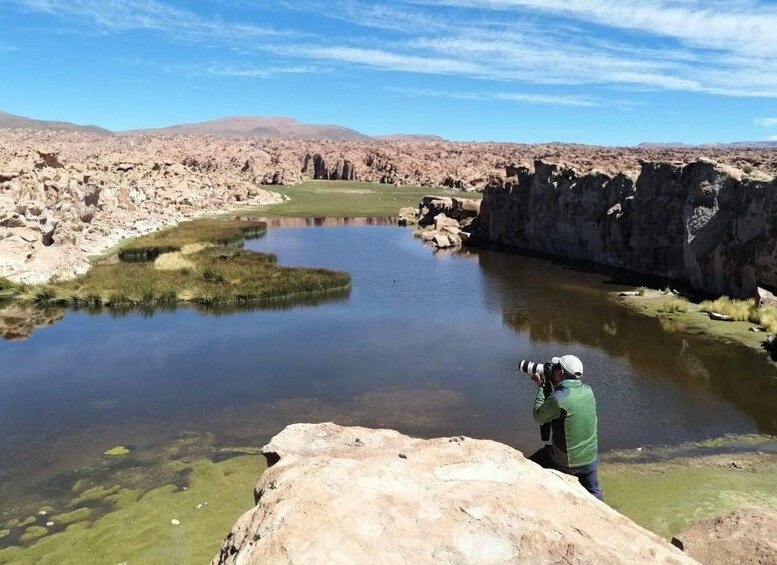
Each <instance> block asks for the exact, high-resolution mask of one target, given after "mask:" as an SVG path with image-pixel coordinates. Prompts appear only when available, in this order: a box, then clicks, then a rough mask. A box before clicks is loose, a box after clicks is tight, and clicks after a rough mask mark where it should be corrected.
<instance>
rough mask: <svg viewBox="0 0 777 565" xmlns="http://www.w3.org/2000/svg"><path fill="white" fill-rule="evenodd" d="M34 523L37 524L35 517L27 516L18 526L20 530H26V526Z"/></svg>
mask: <svg viewBox="0 0 777 565" xmlns="http://www.w3.org/2000/svg"><path fill="white" fill-rule="evenodd" d="M35 522H37V519H36V518H35V516H27V518H26V519H24V520H23V521H22V522H20V523H19V524H18V526H19V527H20V528H26V527H27V526H30V525H32V524H34V523H35Z"/></svg>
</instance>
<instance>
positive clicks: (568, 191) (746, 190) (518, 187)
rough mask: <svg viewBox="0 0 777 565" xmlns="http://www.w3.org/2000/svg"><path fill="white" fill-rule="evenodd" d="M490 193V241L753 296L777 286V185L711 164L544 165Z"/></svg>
mask: <svg viewBox="0 0 777 565" xmlns="http://www.w3.org/2000/svg"><path fill="white" fill-rule="evenodd" d="M506 170H507V172H508V173H509V175H511V176H508V178H507V179H506V180H505V181H504V182H503V183H492V184H491V185H490V186H489V187H487V188H486V190H485V192H484V197H483V203H482V205H481V213H480V216H479V218H478V232H477V233H478V236H479V238H480V239H481V240H483V241H487V242H495V243H501V244H506V245H510V246H514V247H519V248H523V249H530V250H533V251H541V252H544V253H551V254H554V255H560V256H564V257H569V258H573V259H584V260H588V261H593V262H596V263H601V264H605V265H610V266H613V267H617V268H621V269H628V270H630V271H634V272H638V273H644V274H648V275H654V276H658V277H662V278H667V279H675V280H682V281H685V282H687V283H688V284H689V285H690V286H692V287H693V288H694V289H696V290H700V291H704V292H707V293H711V294H728V295H731V296H735V297H750V296H753V295H754V294H755V292H756V289H757V287H758V285H759V283H760V284H762V285H763V286H767V287H775V286H777V237H775V233H777V180H775V178H773V176H771V175H763V174H762V173H758V172H754V173H753V174H746V173H745V172H744V171H742V170H739V169H735V168H732V167H730V166H727V165H724V164H721V163H716V162H714V161H711V160H709V159H701V160H698V161H696V162H693V163H690V164H687V165H683V164H672V163H653V162H643V163H642V166H641V171H640V172H638V173H637V172H634V173H621V174H616V175H612V174H607V173H604V172H600V171H591V172H585V171H581V170H578V169H576V168H573V167H569V166H564V165H557V164H549V163H546V162H542V161H537V162H535V164H534V168H533V170H532V169H529V168H528V167H518V166H516V167H508V168H507V169H506Z"/></svg>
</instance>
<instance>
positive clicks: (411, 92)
mask: <svg viewBox="0 0 777 565" xmlns="http://www.w3.org/2000/svg"><path fill="white" fill-rule="evenodd" d="M386 90H389V91H391V92H397V93H399V94H405V95H407V96H427V97H435V98H454V99H457V100H494V101H501V102H526V103H529V104H551V105H556V106H585V107H592V106H599V105H600V104H599V102H597V101H596V100H594V99H592V98H589V97H586V96H553V95H546V94H529V93H523V92H452V91H447V90H428V89H415V88H395V87H387V88H386Z"/></svg>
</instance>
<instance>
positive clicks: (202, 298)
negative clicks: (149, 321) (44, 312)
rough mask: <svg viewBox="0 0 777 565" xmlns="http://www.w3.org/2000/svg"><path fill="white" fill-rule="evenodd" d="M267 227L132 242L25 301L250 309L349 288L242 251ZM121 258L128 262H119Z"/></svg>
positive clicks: (227, 225)
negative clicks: (250, 305) (82, 272)
mask: <svg viewBox="0 0 777 565" xmlns="http://www.w3.org/2000/svg"><path fill="white" fill-rule="evenodd" d="M265 229H266V225H265V224H263V223H261V222H253V221H248V220H198V221H192V222H185V223H182V224H180V225H178V226H176V227H174V228H170V229H167V230H164V231H161V232H159V233H155V234H151V235H148V236H144V237H141V238H138V239H136V240H133V241H131V242H129V243H128V244H126V245H125V246H124V247H122V248H121V249H120V250H119V252H118V254H117V255H118V257H117V256H115V255H114V256H111V257H108V258H106V259H104V260H103V261H100V262H98V263H97V264H95V265H94V266H93V267H92V269H90V270H89V271H88V272H87V273H86V274H85V275H83V276H81V277H79V278H77V279H75V280H71V281H63V282H57V283H52V284H49V285H43V286H38V287H31V288H30V289H28V290H27V291H26V292H25V293H24V294H23V295H22V298H26V299H27V300H31V301H34V302H37V303H39V304H59V305H64V306H72V307H75V308H102V307H110V308H127V307H134V306H160V305H166V304H168V305H174V304H176V303H177V302H179V301H187V302H192V303H195V304H201V305H212V304H246V303H251V302H258V303H261V302H267V301H273V300H278V299H283V298H288V297H297V296H306V295H313V294H320V293H326V292H331V291H335V290H342V289H346V288H348V287H350V284H351V278H350V276H349V275H348V274H347V273H343V272H337V271H329V270H325V269H303V268H291V267H280V266H278V265H277V259H276V257H275V256H274V255H271V254H263V253H254V252H250V251H245V250H243V249H240V247H241V246H242V245H243V243H244V241H245V238H246V237H255V236H258V235H260V234H261V233H264V230H265ZM122 258H123V259H122Z"/></svg>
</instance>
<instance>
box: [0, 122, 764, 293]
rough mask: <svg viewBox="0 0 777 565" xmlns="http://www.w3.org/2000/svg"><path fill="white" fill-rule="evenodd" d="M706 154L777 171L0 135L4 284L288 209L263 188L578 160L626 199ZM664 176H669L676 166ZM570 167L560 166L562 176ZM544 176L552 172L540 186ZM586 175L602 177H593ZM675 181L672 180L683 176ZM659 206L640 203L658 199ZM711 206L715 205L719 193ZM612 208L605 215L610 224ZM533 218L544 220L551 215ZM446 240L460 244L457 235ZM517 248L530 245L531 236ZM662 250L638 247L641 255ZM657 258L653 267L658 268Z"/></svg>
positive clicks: (493, 178)
mask: <svg viewBox="0 0 777 565" xmlns="http://www.w3.org/2000/svg"><path fill="white" fill-rule="evenodd" d="M701 154H707V155H710V156H712V157H714V158H715V159H717V160H718V161H719V162H721V163H725V164H727V165H729V166H731V167H739V168H740V169H742V170H745V171H750V172H752V173H753V174H767V173H768V174H771V175H773V174H775V172H777V162H775V160H774V158H773V155H774V152H773V150H768V149H747V150H745V149H732V148H727V149H724V148H714V147H705V148H693V147H692V148H661V147H635V148H624V147H614V148H613V147H592V146H582V145H568V144H567V145H565V144H539V145H523V144H507V143H454V142H446V141H407V140H395V141H374V140H373V141H338V142H333V141H310V140H291V139H259V138H223V137H212V136H182V135H164V136H160V135H137V136H134V135H133V136H121V135H90V134H86V133H83V132H62V131H39V130H22V129H17V130H11V129H0V277H7V278H9V279H11V280H13V281H16V282H24V283H31V284H36V283H42V282H46V281H47V280H49V279H51V278H53V277H57V278H70V277H73V276H75V275H78V274H81V273H83V272H84V271H85V270H87V269H88V267H89V263H88V260H87V259H88V257H89V256H90V255H94V254H98V253H100V252H102V251H104V250H105V249H107V248H109V247H112V246H113V245H115V244H117V243H118V242H119V241H121V239H122V238H124V237H131V236H136V235H141V234H143V233H147V232H149V231H153V230H156V229H159V228H161V227H164V226H166V225H170V224H174V223H177V222H180V221H181V220H182V219H184V218H187V217H193V216H198V215H204V214H209V213H213V212H218V211H224V210H226V209H231V208H235V207H238V206H243V205H258V204H268V203H271V202H275V201H277V199H278V198H279V197H278V195H277V194H275V193H271V192H268V191H266V190H263V189H262V188H261V187H262V185H266V186H270V187H271V186H272V185H281V184H283V185H291V184H297V183H299V182H302V181H304V180H307V179H327V180H353V181H366V182H380V183H384V184H413V185H421V186H428V187H438V186H444V187H450V188H458V189H461V190H482V189H483V188H484V187H486V186H492V187H496V186H501V187H503V188H504V187H507V186H512V185H513V184H514V183H515V182H517V181H518V180H519V178H518V176H517V175H518V172H519V171H520V172H521V173H520V177H521V179H523V178H524V177H525V175H526V174H527V173H524V172H522V171H524V170H528V168H526V167H522V165H521V164H523V163H531V162H532V161H533V160H542V161H544V162H565V163H569V164H570V167H575V170H580V171H590V170H592V169H593V168H596V169H598V170H601V171H603V172H602V173H601V175H603V176H602V177H601V178H600V181H601V182H604V181H605V180H606V179H620V180H618V181H616V182H615V183H614V184H613V183H610V182H608V183H607V184H608V186H609V185H612V186H613V188H612V190H614V189H615V188H614V187H615V185H616V184H618V183H622V184H623V185H624V190H626V185H628V180H627V179H631V178H632V177H631V176H629V174H619V172H620V171H631V170H635V169H637V168H638V167H639V161H640V159H642V160H648V161H650V162H654V163H660V162H668V161H672V160H681V161H682V162H689V161H691V160H694V159H696V158H698V157H699V156H700V155H701ZM516 163H517V164H516ZM654 167H656V168H658V169H660V171H665V170H669V169H672V167H673V166H672V165H654ZM566 170H567V169H565V168H562V167H558V171H566ZM569 170H571V169H569ZM505 173H506V174H505ZM543 174H544V173H542V172H540V173H539V176H538V178H540V177H542V175H543ZM560 174H561V173H559V174H555V173H554V174H552V175H549V176H554V178H555V177H558V176H559V175H560ZM657 174H658V173H657ZM661 174H663V173H661ZM667 174H668V173H667ZM575 175H577V176H578V177H585V176H593V177H596V178H599V177H598V176H597V175H594V174H592V173H591V174H588V175H581V174H578V173H575ZM668 175H669V176H668V177H667V180H669V181H671V179H672V175H671V174H668ZM605 177H606V179H605ZM753 178H754V177H753ZM595 182H599V181H595ZM595 182H594V184H595ZM743 182H744V181H743ZM748 182H749V181H748ZM518 184H519V185H521V183H518ZM681 184H682V183H681ZM521 186H523V185H521ZM564 186H569V183H567V184H565V185H564ZM683 186H684V185H683ZM683 186H679V185H678V186H675V185H668V186H666V187H665V188H663V189H662V190H661V191H660V192H661V198H662V199H664V200H671V201H673V202H674V201H675V200H676V199H677V198H680V201H681V200H682V198H683V197H676V196H674V195H672V194H670V192H671V191H672V190H674V189H675V188H679V189H682V188H683ZM577 190H579V188H578V189H577ZM608 190H610V189H608ZM516 194H517V193H516ZM608 194H609V192H608ZM649 197H650V195H649V194H648V195H646V196H645V198H644V199H643V200H640V202H642V203H645V202H648V199H649ZM623 198H626V196H625V195H624V196H623ZM699 198H700V199H704V198H707V192H704V193H703V194H701V195H699ZM586 199H587V200H586V203H589V202H588V201H589V200H596V198H594V197H593V195H591V194H589V195H587V196H586ZM497 200H498V198H497V195H496V192H494V193H493V198H492V201H494V202H495V203H496V205H497V206H498V205H499V203H498V202H497ZM599 200H601V198H599ZM607 200H608V202H609V197H607ZM597 202H598V200H597ZM618 202H620V200H619V201H618ZM662 202H663V200H661V201H660V202H659V204H661V203H662ZM615 203H616V202H613V204H612V205H614V204H615ZM591 204H592V205H593V202H591ZM524 206H526V204H524ZM597 206H599V205H598V204H597V205H596V206H594V207H595V208H597ZM621 206H622V208H623V209H624V211H623V214H627V213H628V212H627V211H625V208H626V207H627V206H628V204H627V203H625V202H621ZM610 207H611V206H608V207H607V208H606V209H605V210H604V211H603V213H605V215H606V212H607V210H609V208H610ZM654 208H655V209H656V218H653V217H652V216H651V219H660V218H661V215H662V214H663V208H661V206H656V207H654ZM529 209H531V210H532V214H533V215H536V214H538V213H539V212H540V211H541V210H538V211H537V212H535V211H534V210H533V207H530V208H529ZM493 212H494V213H493V214H492V217H493V218H494V219H495V220H497V222H496V224H495V225H494V226H492V227H493V228H494V230H493V236H494V237H495V238H497V239H500V238H502V239H504V236H503V235H502V234H501V233H500V230H499V227H498V226H499V224H500V221H499V220H498V218H499V215H498V214H496V208H495V209H494V210H493ZM506 212H509V211H506ZM591 213H593V212H591ZM598 213H599V211H598V208H597V211H596V214H598ZM613 213H615V212H613ZM508 216H509V214H508ZM586 221H588V220H586ZM651 221H652V220H651ZM694 221H697V220H696V219H695V220H694ZM502 223H503V224H511V223H512V220H511V219H508V217H507V216H505V221H504V222H502ZM594 223H595V222H594ZM717 223H719V222H717ZM454 227H455V226H454ZM637 227H639V226H637ZM510 229H512V228H510ZM587 229H589V228H586V230H587ZM624 229H625V228H624ZM454 231H455V230H454ZM508 231H509V230H508ZM635 233H637V234H640V233H642V232H641V231H640V230H639V229H637V230H635ZM454 235H456V234H454ZM669 235H670V234H668V235H667V237H668V236H669ZM613 237H614V236H613ZM640 237H641V236H640ZM446 238H447V239H448V240H450V239H451V238H450V237H449V236H448V235H446ZM453 239H455V238H453ZM506 239H515V241H516V242H517V243H523V240H521V239H520V238H513V237H507V238H506ZM702 239H703V240H704V243H703V245H702V243H701V242H700V243H699V244H698V245H702V246H708V245H709V242H708V241H707V240H708V239H709V238H706V237H705V238H702ZM441 241H442V240H441ZM650 244H651V242H650V241H648V242H638V246H637V247H636V248H635V250H634V253H633V254H634V255H637V254H638V253H641V252H642V251H643V250H644V247H645V246H646V245H648V246H649V245H650ZM551 247H553V248H554V249H555V247H554V246H551ZM657 249H658V250H657V251H656V253H658V254H660V253H663V252H664V251H662V249H663V248H661V246H658V248H657ZM572 251H573V252H575V253H576V252H577V251H576V250H575V249H573V250H572ZM668 252H669V251H668ZM584 255H586V256H588V255H590V256H591V257H592V258H593V260H596V257H598V256H599V255H601V254H599V255H597V253H595V252H594V251H590V252H588V251H587V252H586V253H585V254H584ZM672 258H674V256H672ZM659 260H661V258H660V257H659ZM652 261H653V259H646V262H647V263H651V262H652ZM615 262H616V263H617V261H615ZM624 263H625V264H627V265H630V264H631V263H629V262H628V261H625V260H624ZM744 276H745V277H749V278H752V277H751V276H750V275H749V274H745V275H744ZM748 280H749V279H748ZM740 286H741V285H740ZM745 286H746V285H745Z"/></svg>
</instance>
